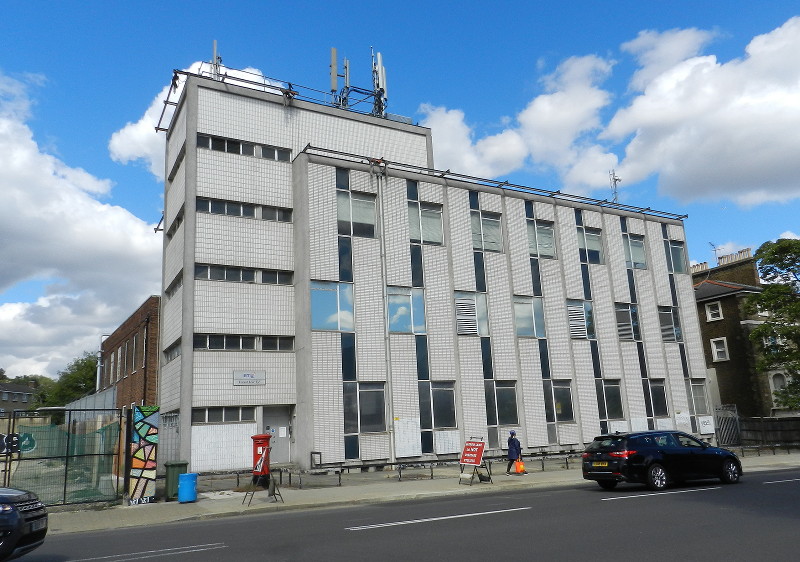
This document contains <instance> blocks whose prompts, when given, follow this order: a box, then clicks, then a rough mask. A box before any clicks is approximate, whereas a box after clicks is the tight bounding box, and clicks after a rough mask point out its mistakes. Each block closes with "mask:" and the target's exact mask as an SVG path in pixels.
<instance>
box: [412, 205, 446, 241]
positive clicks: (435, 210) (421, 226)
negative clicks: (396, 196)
mask: <svg viewBox="0 0 800 562" xmlns="http://www.w3.org/2000/svg"><path fill="white" fill-rule="evenodd" d="M408 228H409V231H410V233H411V241H412V242H416V243H418V244H436V245H441V244H442V206H441V205H436V204H434V203H423V202H420V201H409V202H408Z"/></svg>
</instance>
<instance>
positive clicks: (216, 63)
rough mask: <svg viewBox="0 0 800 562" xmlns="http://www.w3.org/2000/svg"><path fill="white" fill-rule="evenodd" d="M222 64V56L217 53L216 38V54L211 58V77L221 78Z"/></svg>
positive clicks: (215, 41)
mask: <svg viewBox="0 0 800 562" xmlns="http://www.w3.org/2000/svg"><path fill="white" fill-rule="evenodd" d="M221 64H222V57H221V56H219V55H218V54H217V40H216V39H214V54H213V57H212V58H211V78H212V79H214V80H219V67H220V65H221Z"/></svg>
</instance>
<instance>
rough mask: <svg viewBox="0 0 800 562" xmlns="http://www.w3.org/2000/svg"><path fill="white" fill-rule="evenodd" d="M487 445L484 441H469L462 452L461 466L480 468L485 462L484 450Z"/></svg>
mask: <svg viewBox="0 0 800 562" xmlns="http://www.w3.org/2000/svg"><path fill="white" fill-rule="evenodd" d="M485 446H486V443H484V442H483V441H467V442H466V443H464V450H463V451H461V460H459V461H458V462H459V463H461V464H468V465H470V466H480V465H481V463H482V462H483V448H484V447H485Z"/></svg>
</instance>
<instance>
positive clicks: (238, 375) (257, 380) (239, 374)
mask: <svg viewBox="0 0 800 562" xmlns="http://www.w3.org/2000/svg"><path fill="white" fill-rule="evenodd" d="M254 384H267V372H266V371H241V370H236V371H233V386H250V385H254Z"/></svg>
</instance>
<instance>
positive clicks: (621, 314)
mask: <svg viewBox="0 0 800 562" xmlns="http://www.w3.org/2000/svg"><path fill="white" fill-rule="evenodd" d="M614 307H615V309H616V315H617V334H619V339H621V340H637V341H638V340H641V339H642V336H641V334H640V332H639V312H638V307H637V306H636V305H635V304H629V303H620V302H618V303H616V304H615V305H614Z"/></svg>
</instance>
